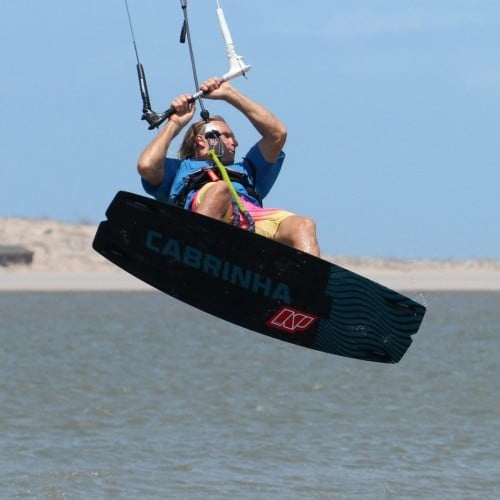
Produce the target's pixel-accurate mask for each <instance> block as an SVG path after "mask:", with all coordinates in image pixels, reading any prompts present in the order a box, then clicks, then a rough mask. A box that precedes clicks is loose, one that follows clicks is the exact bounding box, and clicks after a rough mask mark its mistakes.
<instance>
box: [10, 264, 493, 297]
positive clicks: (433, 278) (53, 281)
mask: <svg viewBox="0 0 500 500" xmlns="http://www.w3.org/2000/svg"><path fill="white" fill-rule="evenodd" d="M342 267H346V268H348V269H350V270H351V271H353V272H355V273H357V274H360V275H362V276H365V277H366V278H369V279H371V280H373V281H376V282H377V283H380V284H381V285H385V286H387V287H389V288H392V289H394V290H396V291H400V292H403V293H404V292H431V291H500V270H499V269H493V270H487V269H454V270H449V269H446V268H444V269H428V268H427V269H409V270H388V269H374V268H357V267H356V266H342ZM29 291H31V292H34V291H37V292H41V291H46V292H50V291H54V292H56V291H156V289H155V288H153V287H151V286H150V285H148V284H147V283H144V282H143V281H141V280H139V279H137V278H135V277H134V276H132V275H130V274H128V273H127V272H125V271H123V270H121V269H116V270H115V269H108V270H104V271H103V270H98V271H96V270H89V271H84V270H83V271H74V270H59V271H58V270H43V269H42V270H35V269H29V268H28V269H15V270H14V269H9V268H7V269H0V292H29Z"/></svg>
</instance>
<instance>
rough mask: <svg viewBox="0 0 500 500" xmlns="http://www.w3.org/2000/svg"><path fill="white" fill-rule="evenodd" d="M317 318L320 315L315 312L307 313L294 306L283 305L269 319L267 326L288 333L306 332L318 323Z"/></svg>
mask: <svg viewBox="0 0 500 500" xmlns="http://www.w3.org/2000/svg"><path fill="white" fill-rule="evenodd" d="M317 319H318V317H317V316H314V315H313V314H307V313H305V312H302V311H299V310H297V309H293V308H292V307H289V306H283V307H282V308H281V309H280V310H279V311H278V312H277V313H276V314H275V315H274V316H273V317H271V318H270V319H269V320H268V321H267V323H266V326H270V327H271V328H276V329H277V330H281V331H283V332H287V333H296V332H305V331H306V330H309V328H311V327H312V326H313V325H314V323H316V321H317Z"/></svg>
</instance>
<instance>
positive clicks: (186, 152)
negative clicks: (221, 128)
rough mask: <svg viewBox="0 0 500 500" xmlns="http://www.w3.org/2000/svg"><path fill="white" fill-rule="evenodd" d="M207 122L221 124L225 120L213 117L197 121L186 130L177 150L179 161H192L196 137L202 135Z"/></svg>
mask: <svg viewBox="0 0 500 500" xmlns="http://www.w3.org/2000/svg"><path fill="white" fill-rule="evenodd" d="M209 122H223V123H226V120H224V118H222V116H219V115H214V116H211V117H210V118H209V119H208V122H207V121H206V120H198V121H197V122H195V123H193V124H192V125H191V126H190V127H189V128H188V129H187V132H186V134H185V135H184V139H182V144H181V147H180V149H179V153H178V156H179V158H180V159H181V160H186V159H193V158H195V156H196V141H195V139H196V136H197V135H199V134H201V133H203V128H204V127H205V125H206V124H207V123H209Z"/></svg>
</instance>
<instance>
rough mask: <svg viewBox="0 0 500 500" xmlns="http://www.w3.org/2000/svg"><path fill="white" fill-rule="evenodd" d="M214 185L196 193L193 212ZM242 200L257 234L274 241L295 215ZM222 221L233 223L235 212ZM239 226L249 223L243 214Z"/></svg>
mask: <svg viewBox="0 0 500 500" xmlns="http://www.w3.org/2000/svg"><path fill="white" fill-rule="evenodd" d="M218 182H221V181H218ZM214 184H215V182H207V183H206V184H205V185H204V186H203V187H202V188H201V189H199V190H198V191H197V192H196V193H195V195H194V197H193V201H192V203H191V207H190V209H191V210H192V211H193V212H196V211H197V210H198V208H199V206H200V205H201V203H202V202H203V198H204V197H205V194H206V193H207V191H208V190H209V189H210V188H211V187H212V186H213V185H214ZM240 199H241V201H242V203H243V205H244V207H245V209H246V210H247V212H248V213H249V214H250V216H251V217H252V219H253V221H254V223H255V232H256V233H257V234H260V235H261V236H265V237H266V238H270V239H274V237H275V235H276V232H277V231H278V227H279V225H280V224H281V223H282V222H283V221H284V220H285V219H287V218H288V217H290V216H292V215H295V214H293V213H292V212H288V211H287V210H282V209H280V208H262V207H260V206H259V205H256V204H255V203H251V202H250V201H248V200H246V199H245V198H244V197H241V198H240ZM222 220H223V221H224V222H228V223H232V221H233V210H232V209H229V210H228V211H227V212H226V214H225V215H224V217H223V218H222ZM239 225H240V226H241V227H246V226H247V221H246V219H245V216H244V215H243V214H240V224H239Z"/></svg>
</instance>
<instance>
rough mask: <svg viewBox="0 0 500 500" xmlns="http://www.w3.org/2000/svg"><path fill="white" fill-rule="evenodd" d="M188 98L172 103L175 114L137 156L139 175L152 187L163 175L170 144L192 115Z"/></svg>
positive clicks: (193, 106)
mask: <svg viewBox="0 0 500 500" xmlns="http://www.w3.org/2000/svg"><path fill="white" fill-rule="evenodd" d="M189 98H190V96H189V95H187V94H186V95H182V96H179V97H178V98H177V99H175V100H174V101H173V102H172V107H173V108H174V109H175V113H174V114H173V115H172V116H171V117H170V119H169V120H168V121H167V123H166V124H165V126H164V127H163V128H162V129H161V130H160V132H159V133H158V135H157V136H156V137H155V138H154V139H153V140H152V141H151V142H150V143H149V144H148V145H147V146H146V148H145V149H144V151H143V152H142V153H141V155H140V156H139V160H138V162H137V170H138V171H139V175H140V176H141V177H142V178H143V179H144V180H146V181H147V182H149V183H150V184H152V185H153V186H158V185H160V184H161V182H162V180H163V177H164V175H165V170H164V162H165V157H166V156H167V151H168V148H169V146H170V143H171V142H172V140H173V139H174V137H175V136H177V134H178V133H179V132H180V131H181V129H182V128H183V127H184V126H185V125H186V124H187V123H188V122H189V120H191V118H192V117H193V115H194V112H195V105H194V103H191V102H189Z"/></svg>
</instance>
